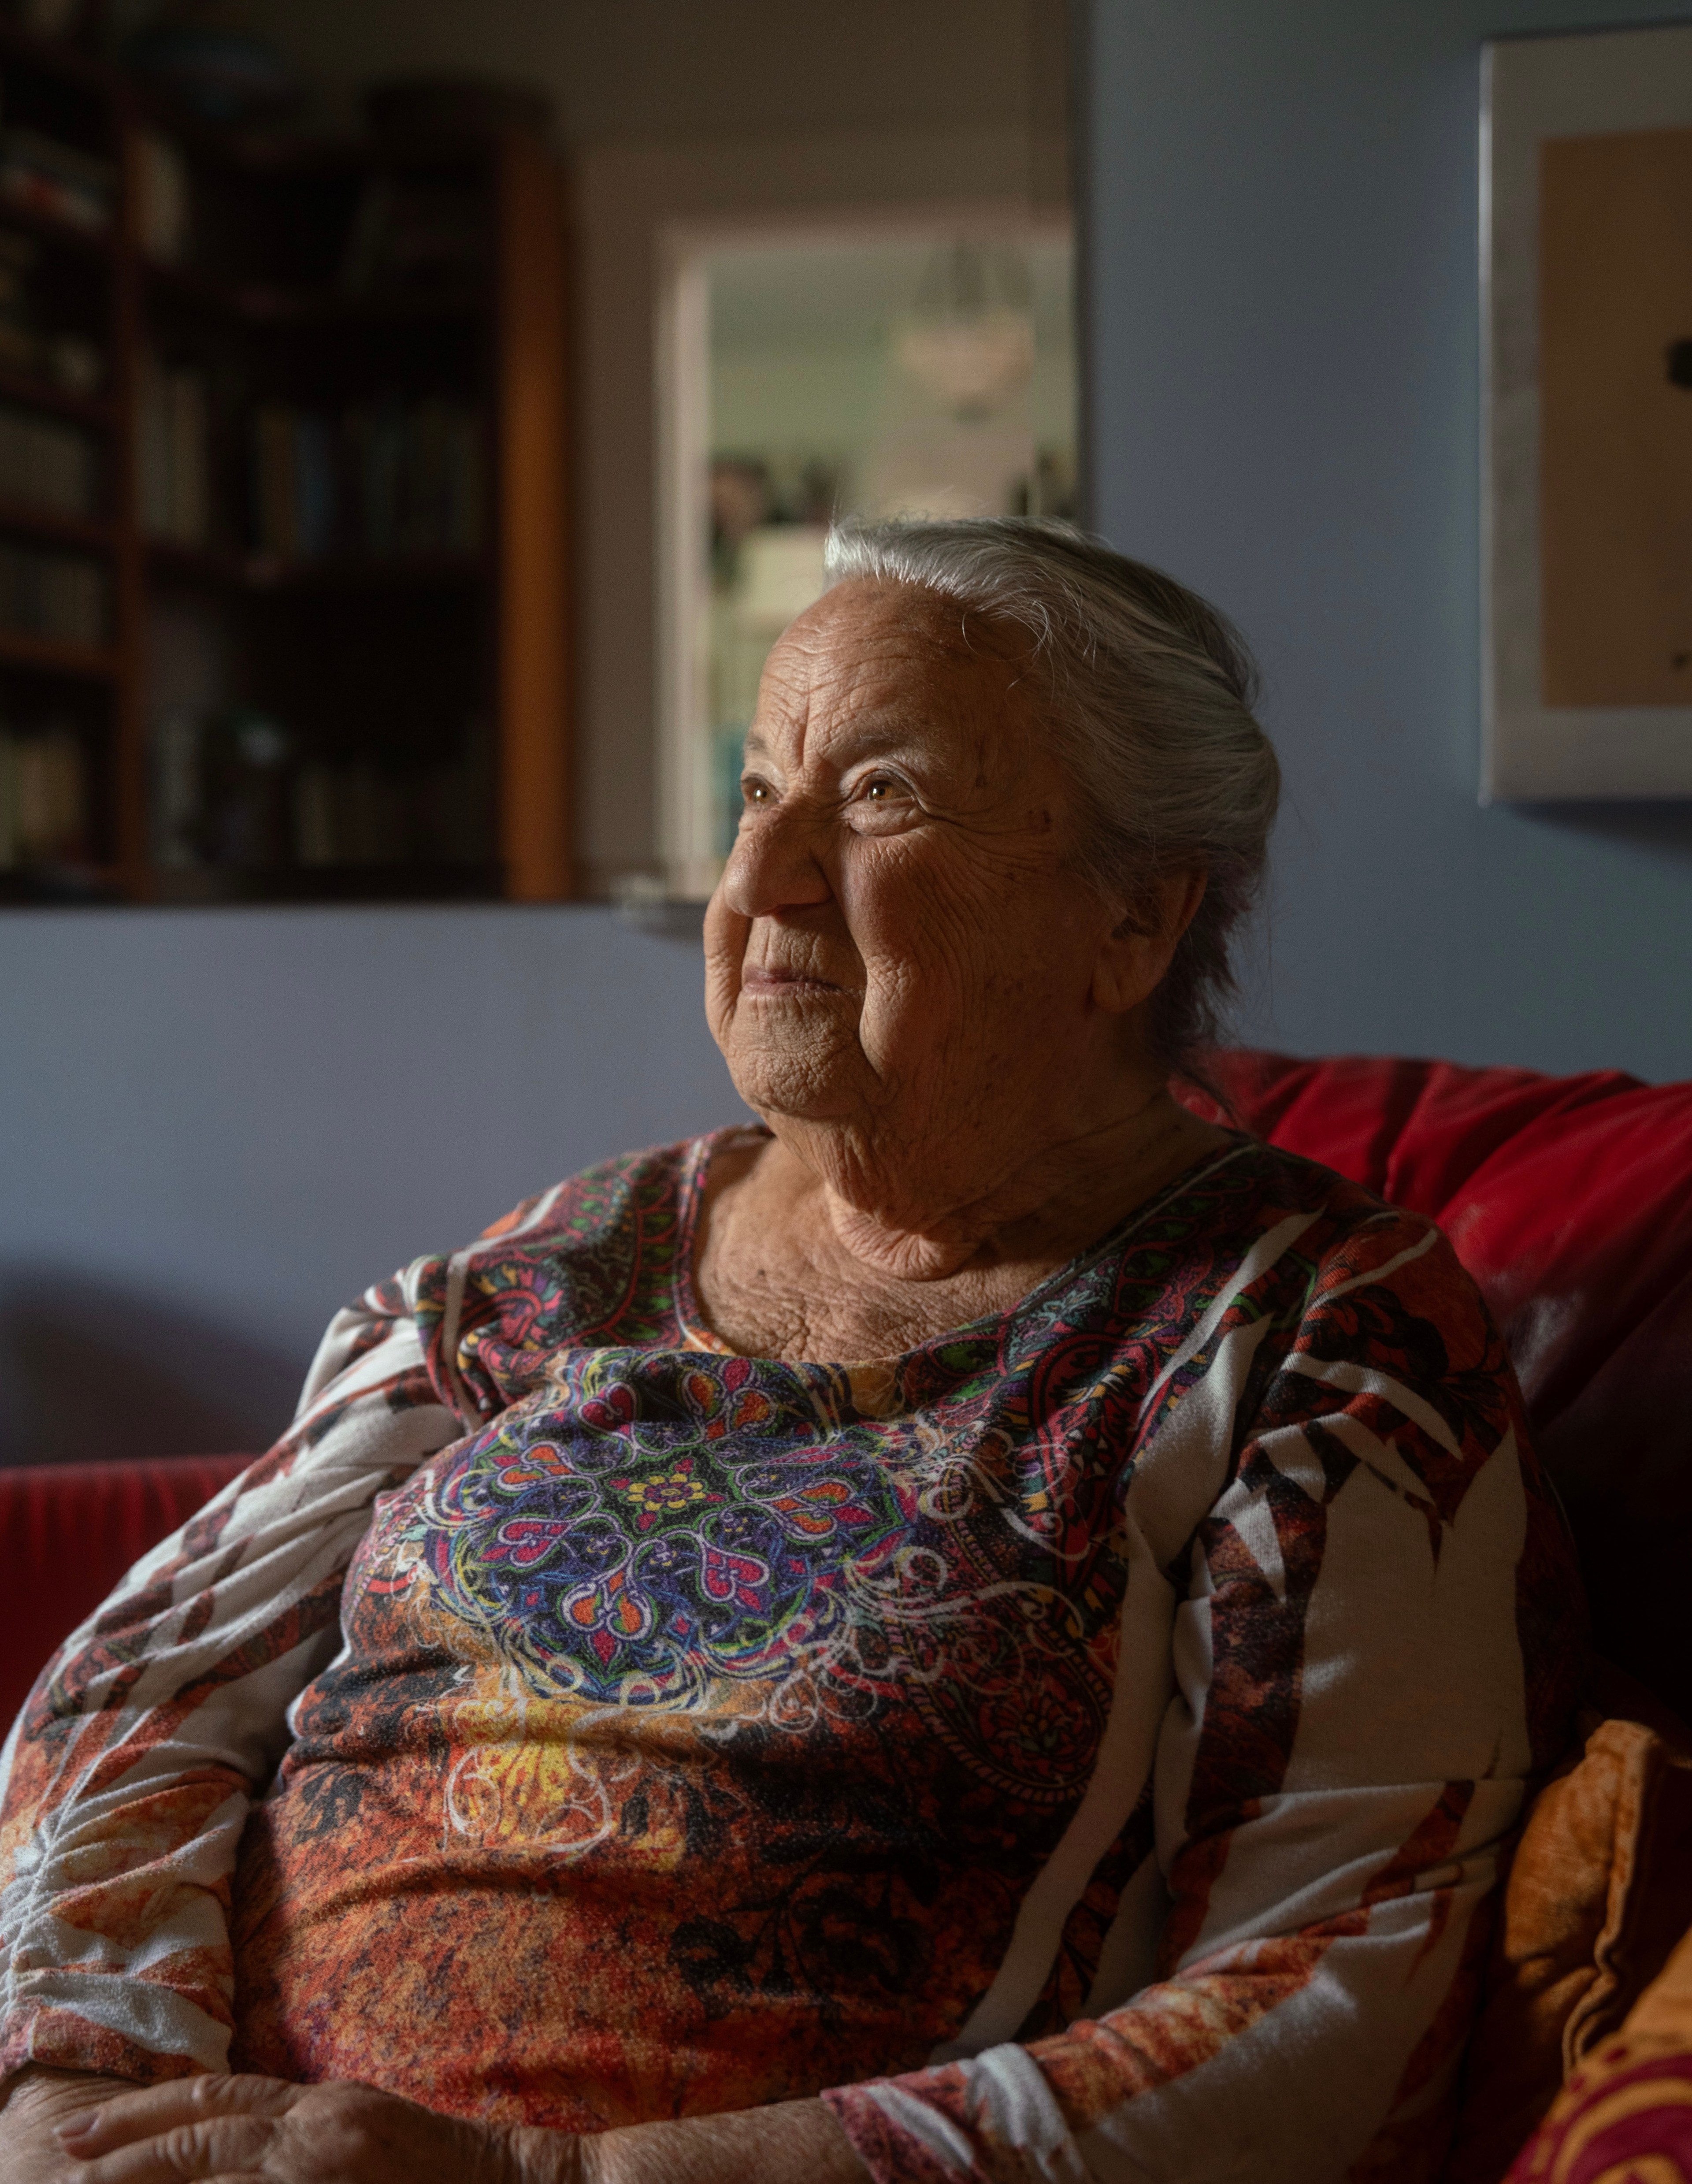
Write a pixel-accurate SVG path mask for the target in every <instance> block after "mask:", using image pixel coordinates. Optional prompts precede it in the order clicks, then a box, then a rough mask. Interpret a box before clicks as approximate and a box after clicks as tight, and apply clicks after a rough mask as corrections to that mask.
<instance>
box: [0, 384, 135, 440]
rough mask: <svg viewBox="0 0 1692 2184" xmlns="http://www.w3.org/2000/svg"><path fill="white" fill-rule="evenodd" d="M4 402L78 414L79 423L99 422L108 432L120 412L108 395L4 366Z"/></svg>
mask: <svg viewBox="0 0 1692 2184" xmlns="http://www.w3.org/2000/svg"><path fill="white" fill-rule="evenodd" d="M0 402H8V403H14V404H17V405H18V406H19V408H22V409H50V410H51V411H52V412H53V414H54V415H55V416H59V417H70V418H74V419H75V421H76V422H77V423H78V424H79V425H92V426H98V427H100V428H101V429H103V430H104V431H107V432H109V431H110V430H111V427H112V426H113V425H114V423H115V422H116V421H117V412H116V410H115V409H114V407H113V406H112V404H111V402H110V400H109V398H108V397H106V396H105V395H103V394H72V393H70V392H69V390H68V389H66V388H64V387H54V386H52V385H51V384H49V383H48V382H47V381H45V380H41V379H31V377H30V376H28V374H27V373H25V372H21V371H6V370H0Z"/></svg>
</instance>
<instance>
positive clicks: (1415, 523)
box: [1085, 0, 1692, 1078]
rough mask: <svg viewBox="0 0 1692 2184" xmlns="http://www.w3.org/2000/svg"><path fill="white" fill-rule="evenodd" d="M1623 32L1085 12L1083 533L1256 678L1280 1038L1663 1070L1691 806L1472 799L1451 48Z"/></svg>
mask: <svg viewBox="0 0 1692 2184" xmlns="http://www.w3.org/2000/svg"><path fill="white" fill-rule="evenodd" d="M1642 14H1650V15H1653V16H1655V17H1656V19H1657V20H1684V19H1685V18H1686V17H1687V16H1688V15H1689V14H1692V8H1687V7H1685V6H1680V7H1667V8H1664V7H1658V8H1655V9H1651V8H1647V9H1644V10H1642V9H1641V8H1640V7H1639V4H1638V0H1490V4H1480V3H1479V0H1091V7H1090V24H1089V26H1088V27H1089V31H1090V44H1091V53H1090V64H1089V67H1088V74H1087V77H1086V79H1085V81H1087V82H1088V85H1089V89H1088V94H1087V95H1088V108H1089V110H1088V114H1087V116H1086V132H1085V134H1086V137H1087V140H1088V157H1087V165H1088V179H1087V186H1086V193H1087V203H1086V206H1085V218H1086V224H1087V227H1088V233H1089V239H1090V248H1091V259H1092V280H1091V324H1090V329H1089V331H1090V341H1089V357H1090V370H1091V379H1092V385H1091V413H1092V426H1093V437H1094V465H1093V471H1094V493H1095V501H1094V513H1095V516H1096V518H1097V520H1098V521H1099V525H1100V527H1101V528H1102V529H1104V530H1105V532H1107V533H1108V534H1109V535H1110V538H1112V539H1113V540H1114V541H1115V542H1116V543H1117V544H1118V545H1119V546H1121V547H1122V548H1123V549H1125V550H1127V552H1130V553H1134V554H1141V555H1144V557H1145V558H1147V559H1149V560H1153V561H1156V562H1159V563H1161V564H1162V565H1164V566H1166V567H1167V568H1169V569H1171V570H1172V571H1175V572H1176V573H1177V575H1179V576H1181V577H1184V578H1186V579H1187V580H1188V582H1192V583H1194V584H1195V585H1197V586H1198V587H1199V589H1200V590H1202V591H1204V592H1205V593H1207V594H1208V595H1209V596H1211V598H1212V599H1216V601H1217V602H1218V604H1221V605H1222V606H1223V607H1225V608H1226V609H1227V610H1228V611H1229V612H1230V613H1232V614H1233V616H1234V617H1235V618H1236V619H1237V620H1238V621H1239V622H1240V623H1241V624H1242V625H1243V626H1244V629H1245V632H1246V633H1247V635H1248V636H1249V637H1250V638H1251V640H1252V641H1253V643H1254V644H1255V647H1256V649H1257V650H1258V653H1259V655H1260V657H1261V660H1262V662H1263V665H1264V667H1265V670H1266V675H1267V680H1268V686H1269V691H1270V703H1269V708H1268V712H1267V715H1266V718H1267V721H1268V725H1269V726H1270V727H1271V728H1272V731H1273V733H1274V734H1275V737H1276V739H1277V744H1279V747H1280V749H1281V753H1282V756H1283V760H1284V762H1285V765H1286V770H1287V775H1288V792H1289V795H1288V814H1287V818H1286V821H1285V823H1284V824H1283V827H1282V830H1281V833H1280V838H1279V842H1278V845H1277V886H1276V900H1275V919H1274V937H1273V941H1272V949H1271V952H1270V956H1269V961H1268V964H1267V967H1266V972H1264V974H1263V976H1262V978H1261V983H1260V988H1259V990H1258V992H1257V993H1256V995H1255V996H1254V1004H1253V1007H1252V1009H1251V1011H1250V1013H1249V1016H1248V1019H1247V1021H1248V1023H1249V1025H1250V1028H1252V1029H1253V1030H1255V1032H1257V1033H1258V1034H1260V1035H1262V1036H1265V1037H1268V1038H1273V1039H1277V1040H1278V1041H1279V1042H1280V1043H1281V1044H1283V1045H1288V1046H1290V1047H1292V1048H1294V1049H1296V1050H1304V1051H1307V1052H1321V1051H1324V1050H1334V1049H1344V1048H1361V1049H1364V1050H1374V1051H1378V1052H1381V1051H1384V1052H1394V1051H1397V1052H1403V1051H1414V1052H1419V1053H1432V1054H1441V1055H1446V1056H1452V1057H1455V1058H1456V1059H1458V1060H1461V1061H1476V1062H1519V1063H1525V1064H1528V1065H1530V1066H1532V1067H1539V1068H1544V1069H1550V1070H1567V1069H1579V1068H1589V1067H1597V1066H1600V1065H1611V1066H1619V1067H1623V1068H1627V1069H1632V1070H1634V1071H1637V1072H1638V1073H1639V1074H1641V1075H1643V1076H1645V1077H1650V1078H1665V1077H1680V1076H1692V975H1689V974H1692V808H1689V807H1688V806H1687V805H1684V804H1683V805H1657V806H1655V807H1650V806H1644V805H1639V806H1633V807H1618V806H1610V807H1598V806H1590V805H1589V806H1583V807H1581V808H1579V809H1578V810H1577V809H1572V808H1568V807H1564V808H1562V809H1561V810H1557V809H1554V808H1552V807H1539V808H1537V809H1535V810H1533V811H1527V810H1522V809H1514V810H1504V809H1494V810H1490V811H1481V810H1479V809H1478V808H1477V805H1476V803H1475V789H1476V782H1477V777H1478V738H1479V699H1478V688H1479V666H1478V660H1479V621H1478V605H1477V602H1478V589H1479V522H1478V452H1477V451H1478V407H1479V404H1478V306H1477V281H1478V273H1477V215H1476V193H1477V150H1476V129H1477V115H1478V94H1479V64H1480V43H1481V40H1482V39H1483V36H1488V35H1489V34H1492V33H1510V32H1517V31H1535V30H1543V31H1552V30H1572V29H1581V28H1591V27H1598V26H1602V25H1606V24H1617V23H1625V22H1628V21H1637V20H1640V17H1641V15H1642Z"/></svg>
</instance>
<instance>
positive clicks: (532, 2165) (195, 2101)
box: [6, 2076, 580, 2184]
mask: <svg viewBox="0 0 1692 2184" xmlns="http://www.w3.org/2000/svg"><path fill="white" fill-rule="evenodd" d="M56 2120H57V2121H58V2138H59V2142H60V2144H61V2145H62V2146H63V2148H64V2156H63V2157H61V2165H60V2167H59V2168H58V2169H57V2170H53V2169H51V2168H47V2169H43V2170H42V2171H41V2172H40V2184H186V2180H188V2179H193V2180H196V2184H199V2180H205V2184H577V2179H578V2176H579V2173H580V2172H579V2167H578V2162H577V2153H576V2149H577V2147H578V2145H579V2141H577V2140H576V2139H573V2138H570V2137H566V2136H565V2134H564V2133H563V2132H561V2131H526V2130H516V2131H513V2130H506V2129H504V2128H501V2127H499V2126H493V2125H483V2124H475V2123H465V2122H462V2121H460V2120H459V2119H458V2118H456V2117H453V2116H443V2115H437V2114H435V2112H434V2111H433V2109H425V2108H420V2107H418V2105H417V2104H416V2103H415V2101H407V2100H402V2099H401V2098H399V2097H398V2094H395V2093H383V2092H377V2091H376V2088H375V2087H372V2086H359V2085H352V2084H348V2083H345V2082H336V2083H331V2084H329V2085H323V2086H291V2085H287V2084H285V2083H284V2082H283V2081H282V2080H281V2079H280V2078H259V2077H211V2076H203V2077H194V2078H177V2079H175V2080H173V2081H171V2083H170V2084H169V2085H165V2086H149V2087H147V2089H146V2090H145V2091H144V2092H136V2091H131V2092H125V2093H120V2094H119V2095H117V2096H116V2097H115V2098H112V2099H109V2100H107V2101H104V2102H103V2103H102V2104H101V2105H100V2106H99V2107H98V2108H97V2109H91V2110H88V2111H86V2113H85V2114H83V2115H81V2116H79V2117H77V2118H76V2119H75V2121H74V2122H72V2121H70V2120H68V2119H66V2118H65V2117H64V2115H63V2114H62V2112H61V2114H59V2116H58V2118H57V2119H56ZM25 2173H26V2174H27V2172H25ZM6 2184H14V2176H13V2173H12V2172H11V2171H10V2170H8V2172H7V2177H6ZM17 2184H24V2180H23V2179H22V2178H19V2179H18V2180H17ZM28 2184H36V2177H35V2176H33V2175H29V2176H28Z"/></svg>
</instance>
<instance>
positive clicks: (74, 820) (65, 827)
mask: <svg viewBox="0 0 1692 2184" xmlns="http://www.w3.org/2000/svg"><path fill="white" fill-rule="evenodd" d="M87 816H88V799H87V781H86V768H85V765H84V760H83V750H82V739H81V737H80V736H79V735H78V734H77V733H76V731H75V728H74V727H66V726H64V725H60V724H57V723H47V724H44V725H42V726H41V727H34V728H18V727H11V726H9V725H8V724H7V723H4V722H0V871H8V872H9V871H17V870H19V868H27V867H28V866H32V865H63V864H75V863H79V862H81V861H83V860H84V859H85V858H86V855H87V854H88V840H87Z"/></svg>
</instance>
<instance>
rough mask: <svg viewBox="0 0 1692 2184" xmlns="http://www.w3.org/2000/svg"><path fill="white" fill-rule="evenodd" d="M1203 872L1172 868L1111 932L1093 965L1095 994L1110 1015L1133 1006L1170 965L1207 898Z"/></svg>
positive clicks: (1123, 1013)
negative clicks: (1132, 912) (1134, 911)
mask: <svg viewBox="0 0 1692 2184" xmlns="http://www.w3.org/2000/svg"><path fill="white" fill-rule="evenodd" d="M1203 900H1205V874H1204V873H1203V872H1198V871H1194V872H1172V873H1171V874H1170V875H1169V876H1168V877H1167V878H1166V879H1163V880H1160V881H1159V882H1158V883H1157V885H1156V887H1155V888H1154V889H1152V891H1151V894H1150V895H1149V898H1148V899H1147V900H1146V901H1145V902H1144V904H1143V905H1142V906H1141V908H1140V910H1139V911H1138V914H1137V915H1134V916H1131V917H1125V918H1124V919H1123V920H1122V922H1121V924H1120V925H1118V926H1117V927H1116V929H1115V930H1114V931H1113V932H1112V933H1109V934H1108V935H1107V936H1106V938H1105V941H1104V943H1103V944H1102V945H1101V946H1100V948H1099V959H1098V961H1097V962H1096V963H1095V964H1094V967H1093V998H1094V1001H1095V1002H1096V1003H1097V1004H1098V1006H1099V1007H1100V1008H1101V1009H1104V1010H1105V1011H1107V1012H1108V1013H1109V1014H1110V1015H1112V1016H1126V1015H1127V1012H1128V1011H1129V1010H1130V1009H1137V1008H1138V1006H1139V1005H1140V1003H1141V1002H1142V1001H1144V1000H1146V999H1147V998H1148V997H1149V995H1151V994H1152V993H1153V992H1154V991H1155V989H1156V987H1157V984H1158V982H1159V981H1160V979H1161V978H1162V977H1163V974H1164V972H1166V970H1167V969H1168V968H1169V963H1170V958H1171V957H1172V956H1173V955H1174V953H1175V950H1176V949H1177V947H1178V946H1179V944H1180V941H1181V936H1182V934H1183V933H1184V932H1185V931H1186V930H1187V928H1188V926H1189V925H1190V924H1191V923H1192V922H1193V920H1194V917H1196V916H1197V915H1198V910H1199V904H1200V903H1201V902H1202V901H1203Z"/></svg>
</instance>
